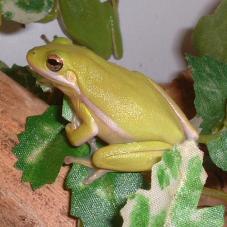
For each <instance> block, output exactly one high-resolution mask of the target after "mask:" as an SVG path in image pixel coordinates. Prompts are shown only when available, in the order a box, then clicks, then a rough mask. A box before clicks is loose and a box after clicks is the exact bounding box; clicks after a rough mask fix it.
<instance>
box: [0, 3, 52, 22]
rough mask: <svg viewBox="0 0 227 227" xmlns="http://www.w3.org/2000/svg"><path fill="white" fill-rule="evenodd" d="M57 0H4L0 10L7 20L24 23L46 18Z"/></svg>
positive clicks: (0, 4)
mask: <svg viewBox="0 0 227 227" xmlns="http://www.w3.org/2000/svg"><path fill="white" fill-rule="evenodd" d="M54 2H55V0H39V1H37V0H17V1H14V0H2V1H1V3H0V9H1V10H0V12H1V13H2V15H3V17H4V18H5V19H6V20H12V21H16V22H19V23H22V24H28V23H31V22H36V21H39V20H41V19H43V18H45V17H46V16H47V15H48V14H49V13H50V12H51V10H52V8H53V7H54Z"/></svg>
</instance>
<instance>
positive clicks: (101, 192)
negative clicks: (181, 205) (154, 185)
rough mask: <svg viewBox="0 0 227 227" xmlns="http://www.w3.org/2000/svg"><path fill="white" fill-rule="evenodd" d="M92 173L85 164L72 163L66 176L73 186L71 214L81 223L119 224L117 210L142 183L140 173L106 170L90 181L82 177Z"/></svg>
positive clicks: (102, 226) (97, 226) (91, 226)
mask: <svg viewBox="0 0 227 227" xmlns="http://www.w3.org/2000/svg"><path fill="white" fill-rule="evenodd" d="M90 174H91V170H90V169H89V168H87V167H84V166H80V165H78V164H74V165H73V167H72V169H71V171H70V173H69V175H68V178H67V187H68V188H70V189H71V190H72V202H71V214H72V215H74V216H76V217H79V218H80V219H81V220H82V222H83V225H84V227H108V226H109V227H110V226H121V224H122V220H121V218H120V216H119V210H120V209H121V208H122V206H123V205H124V204H125V202H126V199H127V197H128V196H130V195H132V194H133V193H134V192H135V191H136V190H137V189H138V188H141V187H143V186H144V181H143V177H142V175H141V174H139V173H108V174H106V175H105V176H103V177H102V178H100V179H98V180H96V181H95V182H93V183H92V184H90V185H84V184H83V181H84V180H85V179H86V178H87V177H88V176H89V175H90Z"/></svg>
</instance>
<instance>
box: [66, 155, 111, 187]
mask: <svg viewBox="0 0 227 227" xmlns="http://www.w3.org/2000/svg"><path fill="white" fill-rule="evenodd" d="M64 162H65V164H67V165H68V164H72V163H78V164H81V165H83V166H87V167H89V168H91V169H92V173H91V175H90V176H89V177H88V178H86V179H85V180H84V181H83V183H84V184H91V183H93V182H94V181H95V180H97V179H99V178H100V177H102V176H103V175H105V174H106V173H109V172H112V171H111V170H107V169H96V168H95V167H94V165H93V164H92V162H91V161H90V160H86V159H83V158H75V157H72V156H66V157H65V160H64Z"/></svg>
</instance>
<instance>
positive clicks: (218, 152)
mask: <svg viewBox="0 0 227 227" xmlns="http://www.w3.org/2000/svg"><path fill="white" fill-rule="evenodd" d="M207 148H208V151H209V154H210V157H211V159H212V161H213V162H214V163H215V165H217V166H218V167H219V168H221V169H222V170H224V171H227V131H224V132H222V133H221V134H220V135H219V136H218V137H217V138H216V139H214V140H211V141H210V142H209V143H208V144H207Z"/></svg>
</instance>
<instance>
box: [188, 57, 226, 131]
mask: <svg viewBox="0 0 227 227" xmlns="http://www.w3.org/2000/svg"><path fill="white" fill-rule="evenodd" d="M187 61H188V65H189V67H190V68H191V70H192V76H193V79H194V89H195V107H196V111H197V114H198V115H199V116H201V117H202V119H203V122H202V124H201V126H200V127H201V128H202V133H204V134H210V133H211V132H212V131H214V130H217V129H218V128H221V127H222V126H223V122H224V119H225V115H226V99H227V89H226V87H227V76H226V75H227V65H226V64H224V63H222V62H219V61H217V60H215V59H213V58H211V57H208V56H203V57H193V56H188V57H187Z"/></svg>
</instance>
